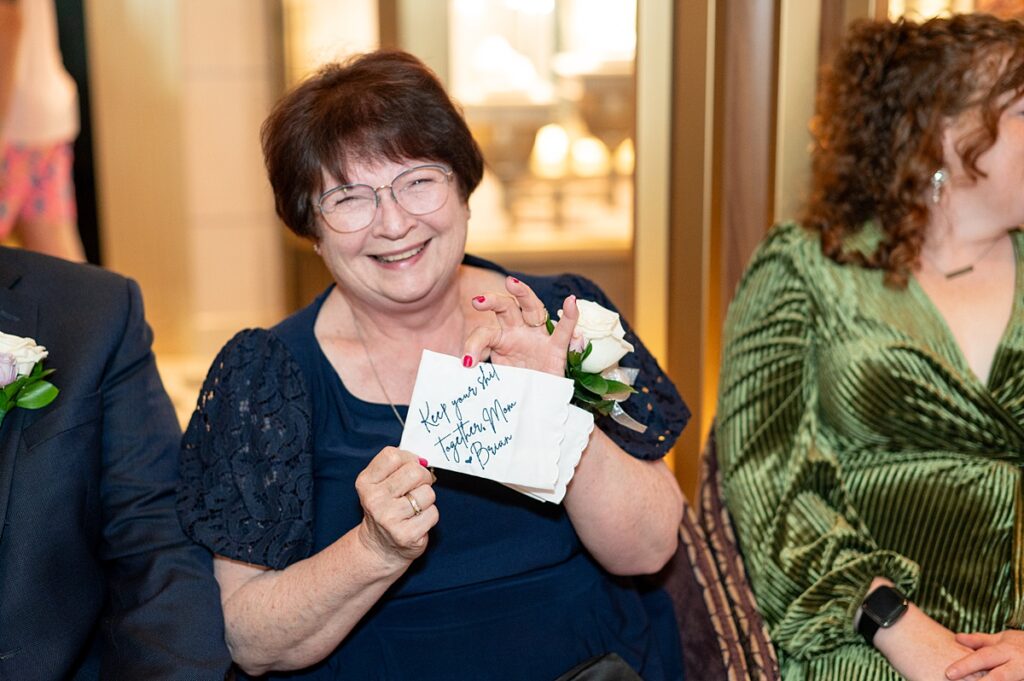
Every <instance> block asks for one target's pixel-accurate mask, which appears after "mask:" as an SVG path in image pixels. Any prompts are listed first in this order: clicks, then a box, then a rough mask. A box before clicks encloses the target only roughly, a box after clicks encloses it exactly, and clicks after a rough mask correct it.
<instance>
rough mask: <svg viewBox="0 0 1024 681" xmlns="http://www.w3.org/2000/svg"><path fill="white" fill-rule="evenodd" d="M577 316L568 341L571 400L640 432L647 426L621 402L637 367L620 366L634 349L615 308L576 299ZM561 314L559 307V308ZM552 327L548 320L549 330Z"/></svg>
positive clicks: (566, 364)
mask: <svg viewBox="0 0 1024 681" xmlns="http://www.w3.org/2000/svg"><path fill="white" fill-rule="evenodd" d="M576 306H577V307H578V308H579V311H580V317H579V320H578V321H577V322H576V329H575V330H574V331H573V334H572V341H571V342H570V343H569V352H568V353H567V356H566V362H565V375H566V377H567V378H571V379H572V380H573V382H574V383H575V389H574V391H573V400H572V401H573V402H575V403H576V404H577V405H578V406H580V407H582V408H584V409H587V410H589V411H592V412H595V413H598V414H604V415H606V416H610V417H611V418H612V419H613V420H614V421H615V422H616V423H619V424H620V425H623V426H625V427H626V428H630V429H632V430H635V431H637V432H638V433H642V432H644V431H645V430H647V426H645V425H643V424H641V423H639V422H637V421H636V420H635V419H633V417H631V416H630V415H629V414H627V413H626V412H625V411H624V410H623V409H622V406H621V405H620V404H619V403H620V402H622V401H624V400H626V399H627V398H628V397H629V396H630V395H631V394H633V393H634V392H636V391H635V390H633V383H634V382H635V381H636V377H637V374H638V373H639V370H637V369H628V368H623V367H620V366H619V360H620V359H622V358H623V357H625V356H626V354H628V353H630V352H633V346H632V345H631V344H630V343H628V342H627V341H626V331H625V330H624V329H623V328H622V321H621V320H620V319H619V315H618V313H616V312H612V311H611V310H609V309H608V308H606V307H603V306H601V305H599V304H597V303H595V302H593V301H590V300H577V301H576ZM558 317H559V318H561V317H562V311H561V310H559V311H558ZM554 329H555V325H554V322H551V321H548V333H551V332H553V331H554Z"/></svg>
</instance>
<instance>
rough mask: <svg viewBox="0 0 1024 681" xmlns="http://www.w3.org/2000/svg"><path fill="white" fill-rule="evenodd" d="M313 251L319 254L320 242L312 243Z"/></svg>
mask: <svg viewBox="0 0 1024 681" xmlns="http://www.w3.org/2000/svg"><path fill="white" fill-rule="evenodd" d="M313 252H314V253H316V254H317V255H320V244H313Z"/></svg>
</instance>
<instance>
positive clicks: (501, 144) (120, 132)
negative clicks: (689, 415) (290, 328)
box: [56, 0, 1024, 493]
mask: <svg viewBox="0 0 1024 681" xmlns="http://www.w3.org/2000/svg"><path fill="white" fill-rule="evenodd" d="M56 6H57V11H58V23H59V30H60V39H61V47H62V51H63V54H64V58H65V61H66V63H67V67H68V70H69V71H70V72H71V74H72V75H73V76H74V78H75V79H76V81H77V82H78V86H79V92H80V100H81V104H82V108H83V110H82V123H83V125H82V133H81V135H80V137H79V139H78V142H77V143H76V157H77V158H76V167H75V181H76V189H77V195H78V203H79V213H80V215H79V222H80V230H81V232H82V237H83V242H84V244H85V246H86V251H87V255H88V257H89V259H90V260H91V261H92V262H95V263H97V264H101V265H103V266H104V267H108V268H110V269H113V270H115V271H118V272H121V273H123V274H126V275H128V276H131V277H134V278H135V279H137V280H138V281H139V282H140V284H141V285H142V288H143V291H144V294H145V297H146V303H147V306H148V310H147V312H148V316H149V319H150V321H151V323H152V325H153V327H154V330H155V333H156V350H157V355H158V360H159V363H160V366H161V371H162V373H163V376H164V380H165V382H166V384H167V387H168V390H169V391H170V392H171V394H172V397H173V398H174V400H175V404H176V406H177V408H178V411H179V415H180V417H181V418H182V419H183V420H184V419H187V418H188V415H189V413H190V412H191V410H192V408H193V406H194V404H195V399H196V396H197V394H198V391H199V386H200V384H201V381H202V379H203V377H204V375H205V373H206V370H207V368H208V367H209V365H210V362H211V361H212V360H213V356H214V353H215V352H216V350H217V349H218V348H219V347H220V346H221V345H222V344H223V343H224V342H225V341H226V340H227V339H228V338H229V337H230V336H231V335H232V334H233V333H235V332H236V331H238V330H240V329H242V328H245V327H250V326H267V325H272V324H274V323H276V322H277V321H278V320H280V319H281V318H282V317H283V316H284V315H285V314H286V313H287V312H290V311H292V310H295V309H298V308H299V307H301V306H302V305H304V304H305V303H306V302H308V301H309V300H310V299H311V298H312V297H313V296H314V295H315V294H316V293H318V292H319V291H320V290H322V289H323V287H324V286H326V284H327V283H328V278H327V275H326V273H325V271H324V269H323V267H322V266H321V264H320V262H319V259H318V258H317V257H316V256H315V255H314V254H313V252H312V248H311V245H310V244H309V243H307V242H304V241H301V240H299V239H296V238H294V237H292V236H291V235H290V233H287V232H286V230H285V229H284V228H283V227H282V226H281V225H280V224H279V223H278V221H277V219H276V216H275V214H274V209H273V203H272V199H271V195H270V190H269V186H268V184H267V182H266V180H265V178H264V172H263V164H262V160H261V155H260V150H259V141H258V130H259V126H260V123H261V122H262V120H263V118H264V117H265V116H266V114H267V113H268V111H269V109H270V106H271V105H272V103H273V102H274V100H275V99H276V98H277V97H278V96H279V95H280V94H281V93H282V92H283V91H284V90H285V89H286V88H287V87H289V86H290V85H291V84H293V83H295V82H296V81H298V80H300V79H301V78H303V77H304V76H305V75H307V74H309V73H310V72H311V71H313V70H315V69H316V68H317V66H318V65H319V64H321V63H324V62H327V61H331V60H337V59H343V58H344V57H345V56H346V55H349V54H352V53H354V52H360V51H365V50H370V49H375V48H378V47H397V48H401V49H405V50H408V51H410V52H413V53H415V54H416V55H418V56H419V57H420V58H422V59H423V60H424V61H426V62H427V63H428V64H430V65H431V66H432V67H433V68H434V70H435V71H437V73H438V74H439V75H440V77H441V79H442V80H443V81H444V82H445V83H446V84H447V86H448V87H449V90H450V91H451V93H452V94H453V95H454V97H455V98H456V99H457V100H458V101H459V102H460V103H461V105H462V106H463V108H464V111H465V114H466V118H467V119H468V121H469V124H470V127H471V128H472V130H473V132H474V134H475V136H476V138H477V140H478V141H479V142H480V144H481V146H482V148H483V150H484V154H485V157H486V159H487V162H488V167H487V172H486V175H485V177H484V181H483V183H482V185H481V187H480V189H479V190H478V191H477V192H476V193H475V194H474V195H473V197H472V199H471V202H470V203H471V208H472V220H471V222H470V233H469V244H468V250H469V251H470V252H471V253H474V254H477V255H481V256H484V257H486V258H490V259H493V260H495V261H498V262H500V263H502V264H504V265H506V266H507V267H510V268H513V269H518V270H527V271H530V272H535V273H545V272H560V271H576V272H580V273H582V274H585V275H587V276H589V277H591V278H593V279H594V280H596V281H597V282H598V283H599V284H600V285H601V286H602V287H603V288H604V289H605V290H606V291H607V292H608V293H609V295H610V296H611V297H612V299H613V300H615V301H616V302H617V303H618V304H619V306H620V307H621V309H622V311H623V313H624V314H625V315H626V316H627V317H628V318H629V319H630V320H631V321H632V322H633V324H634V326H635V327H636V328H637V330H638V332H639V333H640V335H641V336H642V337H643V338H644V340H645V341H646V342H647V343H648V345H649V346H650V347H651V349H652V351H653V352H654V354H655V355H656V356H657V357H658V358H659V360H660V361H661V362H662V364H663V365H665V366H667V368H668V369H669V372H670V374H671V375H672V377H673V379H674V380H675V381H676V384H677V385H678V386H679V388H680V391H681V392H682V393H683V395H684V397H685V398H686V400H687V402H688V403H689V404H690V405H691V408H692V409H693V411H694V417H695V418H694V421H693V423H692V425H691V427H689V428H688V429H687V432H686V433H685V434H684V436H683V438H682V439H681V440H680V443H679V445H678V446H677V447H676V451H675V457H674V467H675V470H676V472H677V475H678V476H679V479H680V481H681V483H682V484H683V488H684V490H687V491H688V492H691V493H692V490H693V488H694V487H695V485H696V470H697V455H698V451H699V447H700V444H701V442H702V440H703V438H704V436H705V435H706V433H707V431H708V428H709V426H710V422H711V419H712V418H713V415H714V405H715V398H716V377H717V373H718V345H719V342H718V341H719V330H720V326H721V320H722V317H723V313H724V310H725V308H726V306H727V305H728V302H729V300H730V298H731V296H732V291H733V288H734V286H735V283H736V279H737V278H738V276H739V274H740V272H741V271H742V269H743V266H744V265H745V263H746V260H747V258H748V257H749V255H750V253H751V251H752V250H753V248H754V246H755V245H756V244H757V242H758V241H759V239H760V238H761V236H762V235H763V234H764V232H765V230H766V229H767V227H768V226H769V225H770V224H771V223H772V222H773V221H775V220H778V219H782V218H785V217H788V216H791V215H793V214H794V212H795V210H796V208H797V207H798V206H799V205H800V202H801V200H802V194H801V193H802V188H803V185H804V180H805V178H806V173H807V158H808V144H809V136H808V133H807V122H808V119H809V118H810V116H811V114H812V112H813V101H814V94H815V85H816V78H817V73H818V69H819V66H820V64H821V63H823V62H824V61H825V60H827V59H828V57H829V55H830V54H831V52H832V50H834V49H835V47H836V45H837V44H838V41H839V39H840V37H841V36H842V33H843V31H844V29H845V27H846V26H847V25H848V24H849V22H850V21H852V20H854V19H857V18H862V17H885V16H891V17H897V16H900V15H903V14H906V15H909V16H912V17H915V18H922V17H929V16H934V15H936V14H941V13H945V12H950V11H959V12H964V11H989V12H993V13H998V14H1001V15H1004V16H1006V15H1013V16H1019V15H1020V13H1021V11H1022V9H1024V0H888V1H886V0H744V1H743V2H730V1H729V0H676V1H674V2H673V1H671V0H56Z"/></svg>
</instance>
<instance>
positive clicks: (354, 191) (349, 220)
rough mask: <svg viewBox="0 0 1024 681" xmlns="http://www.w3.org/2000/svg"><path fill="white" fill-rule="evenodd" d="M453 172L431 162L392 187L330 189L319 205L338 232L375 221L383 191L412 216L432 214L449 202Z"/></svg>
mask: <svg viewBox="0 0 1024 681" xmlns="http://www.w3.org/2000/svg"><path fill="white" fill-rule="evenodd" d="M451 177H452V170H451V169H450V168H448V167H446V166H443V165H440V164H438V163H428V164H425V165H421V166H416V167H414V168H409V169H408V170H403V171H402V172H401V173H399V174H398V175H397V176H395V179H393V180H391V184H385V185H381V186H380V187H377V188H373V187H371V186H370V185H368V184H344V185H341V186H340V187H334V188H333V189H328V190H327V191H325V192H324V193H323V194H321V195H320V198H319V199H317V202H316V205H317V208H319V209H320V214H321V215H323V216H324V222H326V223H327V226H328V227H330V228H331V229H333V230H334V231H335V232H340V233H342V234H344V233H348V232H358V231H359V230H361V229H365V228H366V227H369V226H370V223H371V222H373V218H374V216H375V215H376V214H377V208H379V207H380V191H381V190H382V189H387V190H389V191H390V192H391V198H392V199H394V200H395V203H397V204H398V205H399V206H400V207H401V208H402V210H404V211H405V212H407V213H409V214H410V215H426V214H427V213H433V212H434V211H435V210H438V209H439V208H441V206H443V205H444V204H445V202H446V201H447V200H448V183H449V181H450V180H451Z"/></svg>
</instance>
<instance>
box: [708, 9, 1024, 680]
mask: <svg viewBox="0 0 1024 681" xmlns="http://www.w3.org/2000/svg"><path fill="white" fill-rule="evenodd" d="M813 129H814V133H815V137H816V145H815V150H814V157H813V179H812V186H811V192H810V199H809V202H808V207H807V209H806V213H805V215H804V217H803V220H802V223H801V224H800V225H797V224H783V225H779V226H776V227H775V228H774V229H773V230H772V231H771V233H770V234H769V235H768V237H767V238H766V239H765V241H764V243H763V244H762V245H761V247H760V248H759V250H758V251H757V253H756V254H755V256H754V258H753V260H752V262H751V264H750V265H749V267H748V270H747V272H746V274H745V275H744V278H743V280H742V282H741V284H740V286H739V289H738V291H737V294H736V298H735V300H734V302H733V304H732V307H731V308H730V311H729V315H728V321H727V324H726V349H725V353H724V358H723V366H722V377H721V386H720V403H719V410H718V426H717V437H718V446H719V456H720V459H721V468H722V473H723V484H724V494H725V497H726V502H727V504H728V507H729V510H730V511H731V513H732V516H733V520H734V522H735V525H736V529H737V532H738V535H739V541H740V547H741V550H742V552H743V556H744V560H745V564H746V567H747V569H748V571H749V573H750V578H751V581H752V583H753V587H754V591H755V593H756V595H757V599H758V604H759V607H760V609H761V610H762V612H763V614H764V617H765V619H766V621H767V623H768V626H769V628H770V631H771V634H772V637H773V640H774V641H775V643H776V646H777V649H778V653H779V658H780V663H781V667H782V675H783V678H785V679H787V680H789V679H870V680H874V679H898V678H900V677H901V676H903V677H907V678H910V679H942V678H949V679H972V678H979V677H981V676H982V675H983V674H987V675H986V676H985V678H986V679H990V680H992V681H996V680H1007V679H1024V633H1022V632H1021V631H1019V629H1020V628H1021V626H1022V624H1024V602H1022V598H1024V596H1022V587H1024V573H1022V570H1024V560H1022V556H1024V546H1022V543H1024V542H1022V521H1024V507H1022V505H1024V500H1022V492H1021V489H1022V487H1021V485H1022V482H1021V466H1022V464H1024V235H1022V234H1021V232H1020V231H1018V229H1017V228H1018V226H1019V225H1021V224H1022V223H1024V24H1021V23H1018V22H1014V21H1002V20H998V19H995V18H993V17H990V16H985V15H963V16H955V17H952V18H948V19H935V20H931V21H928V22H926V23H923V24H915V23H912V22H909V21H898V22H895V23H889V22H865V23H861V24H858V25H857V26H855V27H854V28H853V30H852V31H851V33H850V35H849V37H848V38H847V40H846V42H845V44H844V46H843V48H842V49H841V51H840V53H839V54H838V56H837V58H836V60H835V62H834V64H833V67H832V69H831V70H830V72H828V73H827V74H826V77H825V80H824V82H823V86H822V92H821V96H820V98H819V104H818V115H817V116H816V118H815V121H814V125H813Z"/></svg>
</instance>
